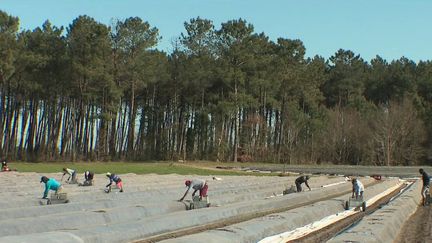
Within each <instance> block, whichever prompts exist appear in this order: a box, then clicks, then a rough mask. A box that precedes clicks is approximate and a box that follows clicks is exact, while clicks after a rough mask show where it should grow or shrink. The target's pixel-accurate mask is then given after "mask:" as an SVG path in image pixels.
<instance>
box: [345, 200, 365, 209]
mask: <svg viewBox="0 0 432 243" xmlns="http://www.w3.org/2000/svg"><path fill="white" fill-rule="evenodd" d="M357 207H358V208H360V209H361V210H362V211H363V212H364V211H366V202H365V201H364V200H363V197H358V198H357V199H356V198H352V197H350V198H349V199H348V201H346V202H345V209H346V210H348V209H350V208H357Z"/></svg>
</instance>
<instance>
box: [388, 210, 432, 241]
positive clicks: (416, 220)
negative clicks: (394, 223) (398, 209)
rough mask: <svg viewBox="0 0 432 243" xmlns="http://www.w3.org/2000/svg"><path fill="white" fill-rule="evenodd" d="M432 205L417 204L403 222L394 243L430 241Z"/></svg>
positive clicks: (431, 236) (431, 233) (431, 237)
mask: <svg viewBox="0 0 432 243" xmlns="http://www.w3.org/2000/svg"><path fill="white" fill-rule="evenodd" d="M431 210H432V205H429V206H426V207H423V206H419V207H418V208H417V211H416V212H415V213H414V214H413V215H412V216H411V217H410V218H409V219H408V220H407V221H406V222H405V224H404V226H403V227H402V230H401V232H400V233H399V236H398V238H397V239H396V241H395V242H396V243H413V242H415V243H420V242H432V230H431V229H432V213H431Z"/></svg>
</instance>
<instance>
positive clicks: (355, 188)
mask: <svg viewBox="0 0 432 243" xmlns="http://www.w3.org/2000/svg"><path fill="white" fill-rule="evenodd" d="M351 182H352V195H351V197H352V198H354V195H355V199H358V198H359V197H360V198H363V192H364V186H363V184H362V183H361V182H360V180H359V179H356V178H354V179H352V181H351Z"/></svg>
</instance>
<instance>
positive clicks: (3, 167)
mask: <svg viewBox="0 0 432 243" xmlns="http://www.w3.org/2000/svg"><path fill="white" fill-rule="evenodd" d="M1 171H11V169H10V168H9V166H8V164H7V162H6V160H3V161H2V167H1Z"/></svg>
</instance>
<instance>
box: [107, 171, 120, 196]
mask: <svg viewBox="0 0 432 243" xmlns="http://www.w3.org/2000/svg"><path fill="white" fill-rule="evenodd" d="M106 176H107V177H108V178H109V180H110V182H109V183H108V185H106V187H107V189H106V190H105V192H106V193H109V192H110V191H111V185H112V183H113V182H115V183H116V186H117V188H118V189H120V192H123V182H122V180H121V179H120V177H119V176H118V175H116V174H111V173H109V172H107V173H106Z"/></svg>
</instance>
